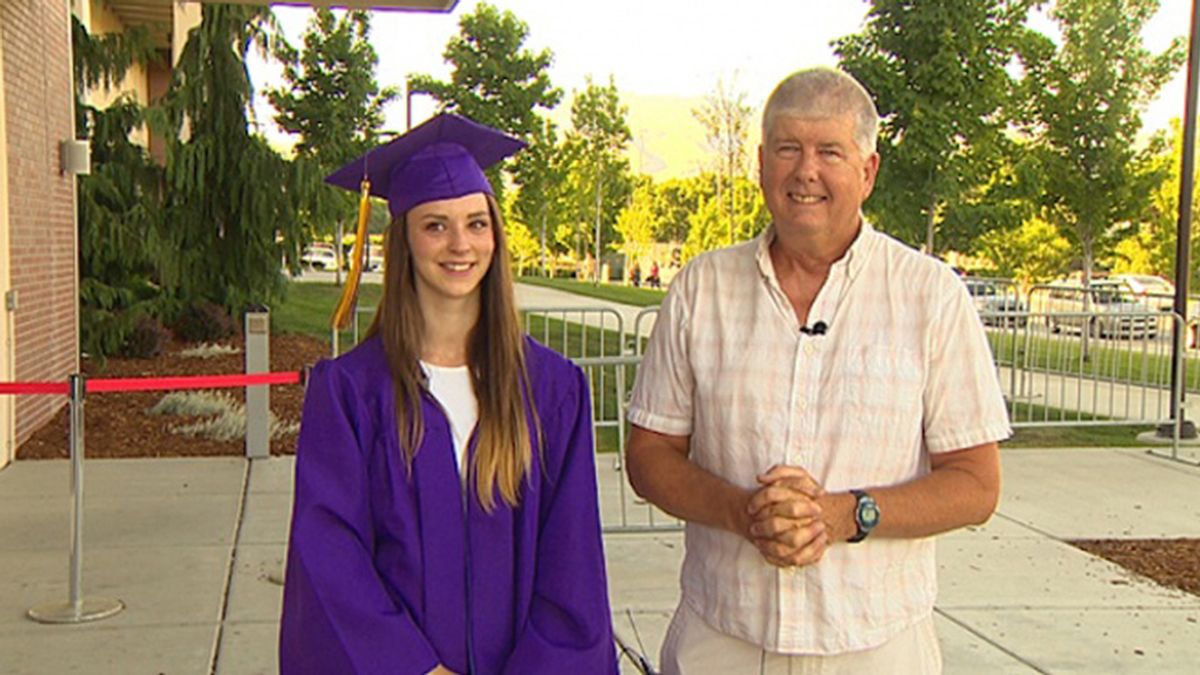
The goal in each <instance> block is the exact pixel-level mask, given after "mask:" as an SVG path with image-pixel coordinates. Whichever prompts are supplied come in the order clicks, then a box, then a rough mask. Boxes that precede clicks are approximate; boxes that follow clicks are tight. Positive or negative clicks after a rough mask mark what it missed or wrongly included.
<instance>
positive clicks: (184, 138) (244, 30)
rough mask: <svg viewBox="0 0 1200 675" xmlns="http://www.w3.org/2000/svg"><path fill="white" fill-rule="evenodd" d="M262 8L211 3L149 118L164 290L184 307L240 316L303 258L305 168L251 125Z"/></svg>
mask: <svg viewBox="0 0 1200 675" xmlns="http://www.w3.org/2000/svg"><path fill="white" fill-rule="evenodd" d="M271 24H272V15H271V13H270V11H269V10H267V9H266V8H263V7H248V6H243V5H205V6H204V8H203V14H202V20H201V23H200V25H199V26H198V27H196V28H195V29H193V30H192V31H191V33H190V34H189V37H188V41H187V43H186V44H185V45H184V48H183V52H182V54H181V55H180V58H179V62H178V64H177V65H176V69H175V74H174V77H173V79H172V82H171V86H170V88H169V89H168V91H167V93H166V94H165V95H164V97H163V102H162V104H161V107H160V109H159V110H158V111H157V112H156V114H155V117H154V118H153V121H154V122H155V126H156V127H157V130H158V131H159V132H160V133H161V135H162V136H163V137H164V138H166V139H168V144H167V169H166V184H167V192H166V209H167V213H166V222H167V223H168V226H167V227H165V228H164V239H165V243H166V246H165V247H164V250H163V251H162V253H163V258H162V260H161V262H160V270H161V282H162V285H163V289H164V290H165V291H166V292H167V293H168V294H169V295H171V296H172V297H173V298H175V299H177V300H178V301H179V302H180V303H181V304H193V303H196V302H199V301H202V300H209V301H212V302H216V303H217V304H220V305H223V306H224V307H225V308H226V309H229V310H232V311H234V312H235V313H236V312H240V311H241V309H242V308H244V307H245V306H246V305H247V304H248V303H251V302H269V301H270V300H272V299H274V298H275V297H278V296H279V295H280V294H281V293H282V292H283V290H284V279H283V275H282V274H281V273H280V267H279V261H280V260H281V259H282V258H283V257H284V256H285V254H286V255H288V256H291V259H292V260H295V259H297V258H298V250H297V249H298V246H299V242H300V241H301V240H302V231H301V227H300V225H299V219H298V218H297V214H296V209H295V204H297V203H307V200H308V199H311V196H310V195H306V194H305V190H306V188H307V186H309V185H311V184H312V180H311V176H304V175H303V170H304V167H302V166H300V167H293V166H292V165H289V164H288V163H287V162H285V161H284V160H283V158H281V157H280V156H279V155H278V154H276V153H275V152H274V151H273V150H272V149H271V148H270V146H269V145H268V144H267V143H266V141H265V140H264V139H263V138H261V137H260V136H256V135H252V134H251V133H250V131H249V125H248V123H247V117H246V114H247V110H248V108H249V105H250V101H251V94H252V92H251V86H250V80H249V78H248V76H247V71H246V54H247V51H248V50H249V49H250V48H251V47H252V46H254V45H257V46H258V47H259V49H260V50H262V51H264V52H265V51H266V50H267V46H268V45H267V42H268V40H269V38H270V35H271V33H270V32H269V30H268V29H269V28H270V25H271Z"/></svg>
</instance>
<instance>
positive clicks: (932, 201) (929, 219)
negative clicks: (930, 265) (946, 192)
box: [925, 194, 937, 255]
mask: <svg viewBox="0 0 1200 675" xmlns="http://www.w3.org/2000/svg"><path fill="white" fill-rule="evenodd" d="M936 215H937V195H936V194H932V195H929V213H928V215H927V216H926V218H925V252H926V253H928V254H929V255H937V253H936V252H935V251H934V250H933V231H934V216H936Z"/></svg>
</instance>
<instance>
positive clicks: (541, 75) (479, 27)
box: [408, 2, 562, 202]
mask: <svg viewBox="0 0 1200 675" xmlns="http://www.w3.org/2000/svg"><path fill="white" fill-rule="evenodd" d="M458 25H459V31H460V33H459V35H456V36H454V37H452V38H450V42H449V43H448V44H447V45H446V50H445V51H444V52H443V53H442V56H443V57H444V58H445V59H446V62H447V63H449V64H450V65H451V66H452V67H453V71H452V72H451V74H450V81H449V82H443V81H440V80H436V79H434V78H433V77H431V76H429V75H413V76H412V77H410V78H409V80H408V90H409V91H410V92H413V91H421V92H426V93H428V94H430V95H431V96H433V98H435V99H436V100H437V101H439V102H440V104H441V105H440V107H441V109H442V110H444V111H446V112H453V113H458V114H460V115H464V116H466V117H468V118H470V119H472V120H475V121H476V122H479V123H481V124H487V125H489V126H492V127H496V128H497V129H501V130H503V131H507V132H509V133H511V134H514V135H517V136H520V137H522V138H525V137H528V136H531V135H533V134H534V133H535V132H536V131H537V129H538V127H539V126H541V124H542V123H541V121H540V120H539V117H538V113H537V108H539V107H540V108H545V109H547V110H548V109H550V108H553V107H554V106H556V105H558V103H559V101H561V100H562V91H561V90H560V89H557V88H555V87H554V86H552V85H551V83H550V75H549V73H548V72H547V71H548V69H549V68H550V62H551V61H552V60H553V58H554V56H553V54H552V53H551V52H550V50H549V49H543V50H541V51H539V52H533V51H530V50H529V49H527V48H525V47H524V44H525V40H526V38H528V37H529V26H528V25H527V24H526V23H525V22H524V21H521V20H520V19H519V18H517V16H516V15H515V14H513V13H512V12H510V11H507V10H505V11H504V12H501V11H500V10H498V9H496V7H495V6H493V5H490V4H488V3H486V2H481V3H479V5H478V6H477V7H476V8H475V12H474V13H472V14H466V15H463V17H462V18H461V19H460V20H459V23H458ZM488 177H489V178H491V179H492V185H493V186H494V187H495V189H496V190H497V191H498V192H501V191H502V188H503V187H504V185H503V182H502V181H501V180H499V177H500V172H499V168H496V169H492V170H490V171H489V172H488ZM501 201H502V202H503V199H501Z"/></svg>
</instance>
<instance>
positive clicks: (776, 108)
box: [762, 67, 879, 157]
mask: <svg viewBox="0 0 1200 675" xmlns="http://www.w3.org/2000/svg"><path fill="white" fill-rule="evenodd" d="M780 115H787V116H790V117H800V118H804V119H827V118H830V117H837V116H840V115H850V116H851V118H852V119H853V121H854V142H855V143H856V144H857V145H858V150H859V152H861V153H862V156H863V157H869V156H870V155H872V154H873V153H874V152H875V147H876V141H877V139H878V138H879V111H878V110H876V109H875V102H874V101H872V100H871V95H870V94H868V93H867V90H866V88H864V87H863V86H862V85H861V84H859V82H858V80H856V79H854V78H853V77H852V76H851V75H850V74H849V73H846V72H845V71H841V70H837V69H835V68H825V67H818V68H807V69H805V70H798V71H796V72H794V73H792V74H791V75H788V76H787V77H786V78H784V80H783V81H782V82H780V83H779V85H778V86H776V87H775V91H773V92H771V96H770V98H768V99H767V105H766V107H765V108H764V109H763V118H762V137H763V142H764V143H765V142H766V140H767V134H768V133H769V132H770V130H771V124H772V123H773V122H774V121H775V118H776V117H778V116H780Z"/></svg>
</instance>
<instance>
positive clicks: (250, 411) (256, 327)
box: [245, 305, 271, 459]
mask: <svg viewBox="0 0 1200 675" xmlns="http://www.w3.org/2000/svg"><path fill="white" fill-rule="evenodd" d="M245 335H246V374H247V375H249V374H250V373H266V372H269V371H270V370H271V314H270V311H269V310H268V309H267V308H266V307H264V306H262V305H256V306H252V307H250V308H249V309H247V310H246V322H245ZM270 456H271V387H270V386H269V385H265V384H260V385H254V386H250V387H246V457H247V458H250V459H255V458H263V457H270Z"/></svg>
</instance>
